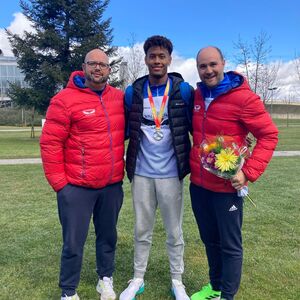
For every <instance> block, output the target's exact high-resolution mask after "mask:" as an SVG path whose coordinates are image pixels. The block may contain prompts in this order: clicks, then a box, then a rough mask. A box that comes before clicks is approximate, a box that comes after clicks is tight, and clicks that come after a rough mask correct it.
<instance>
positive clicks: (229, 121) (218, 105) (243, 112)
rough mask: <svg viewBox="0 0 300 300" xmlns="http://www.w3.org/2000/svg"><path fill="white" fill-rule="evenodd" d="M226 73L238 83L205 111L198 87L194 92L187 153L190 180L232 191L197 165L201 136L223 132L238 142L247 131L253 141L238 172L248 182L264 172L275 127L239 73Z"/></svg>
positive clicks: (216, 190)
mask: <svg viewBox="0 0 300 300" xmlns="http://www.w3.org/2000/svg"><path fill="white" fill-rule="evenodd" d="M230 73H231V76H232V75H233V76H239V77H240V79H241V80H240V83H239V84H238V85H237V86H236V87H234V88H231V89H230V90H229V91H227V92H225V93H224V94H221V95H219V96H217V97H216V98H215V100H213V101H212V102H211V104H210V105H209V106H208V109H207V111H205V104H204V99H203V97H202V94H201V90H200V89H199V87H198V88H197V90H196V91H195V102H194V111H193V147H192V150H191V154H190V164H191V181H192V182H193V183H194V184H196V185H198V186H202V187H204V188H206V189H208V190H211V191H215V192H225V193H226V192H228V193H229V192H235V191H236V190H235V189H234V188H233V187H232V186H231V183H230V181H229V180H225V179H221V178H219V177H217V176H215V175H213V174H211V173H209V172H208V171H206V170H205V169H204V168H203V167H202V166H201V163H200V157H199V147H200V145H201V143H202V141H203V140H204V139H207V140H211V139H213V138H215V137H216V136H218V135H224V136H231V137H232V138H233V139H234V140H235V141H236V142H237V144H242V143H243V141H244V140H245V138H246V136H247V134H248V132H251V133H252V134H253V135H254V136H255V138H256V139H257V143H256V146H255V147H254V149H253V152H252V154H251V156H250V157H249V158H248V159H246V162H245V164H244V166H243V168H242V171H243V172H244V174H245V175H246V177H247V179H248V180H250V181H252V182H253V181H255V180H256V179H257V178H258V177H259V176H260V175H261V174H262V173H263V172H264V170H265V168H266V167H267V164H268V162H269V161H270V159H271V158H272V154H273V151H274V149H275V147H276V144H277V141H278V138H277V136H278V130H277V128H276V126H275V125H274V123H273V122H272V119H271V117H270V115H269V114H268V112H267V111H266V110H265V107H264V104H263V103H262V101H261V99H260V98H259V96H257V95H256V94H255V93H253V92H252V91H251V90H250V88H249V85H248V83H247V82H246V80H244V79H243V77H242V76H241V75H239V74H237V73H234V72H230Z"/></svg>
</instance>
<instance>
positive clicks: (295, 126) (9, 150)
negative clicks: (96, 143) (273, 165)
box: [0, 120, 300, 159]
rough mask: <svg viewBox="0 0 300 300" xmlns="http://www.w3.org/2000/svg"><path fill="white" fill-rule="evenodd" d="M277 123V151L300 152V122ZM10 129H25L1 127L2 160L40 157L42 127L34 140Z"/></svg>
mask: <svg viewBox="0 0 300 300" xmlns="http://www.w3.org/2000/svg"><path fill="white" fill-rule="evenodd" d="M275 122H276V124H277V126H278V129H279V142H278V146H277V148H276V150H285V151H288V150H290V151H295V150H299V151H300V120H291V124H290V126H289V127H286V123H285V122H286V121H285V120H275ZM9 129H10V130H11V129H24V127H21V128H20V127H4V126H0V159H4V158H31V157H33V158H34V157H39V156H40V148H39V136H40V134H41V128H40V127H36V132H35V133H36V137H35V138H34V139H32V138H30V132H29V131H26V132H14V131H4V130H9ZM27 130H29V128H27Z"/></svg>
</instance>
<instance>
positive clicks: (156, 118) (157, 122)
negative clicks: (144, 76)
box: [147, 79, 170, 130]
mask: <svg viewBox="0 0 300 300" xmlns="http://www.w3.org/2000/svg"><path fill="white" fill-rule="evenodd" d="M169 90H170V79H168V81H167V85H166V88H165V91H164V96H163V99H162V102H161V105H160V109H159V114H158V115H157V112H156V108H155V105H154V100H153V97H152V93H151V89H150V85H149V82H148V85H147V92H148V98H149V102H150V106H151V110H152V116H153V120H154V122H155V126H156V130H160V125H161V120H162V117H163V113H164V110H165V106H166V102H167V99H168V95H169Z"/></svg>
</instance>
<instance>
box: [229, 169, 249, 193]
mask: <svg viewBox="0 0 300 300" xmlns="http://www.w3.org/2000/svg"><path fill="white" fill-rule="evenodd" d="M246 182H247V178H246V176H245V174H244V172H243V171H242V170H240V171H238V172H237V174H236V175H235V176H234V177H232V179H231V185H232V186H233V187H234V188H235V189H236V190H240V189H242V187H243V186H244V185H245V184H246Z"/></svg>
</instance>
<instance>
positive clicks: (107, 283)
mask: <svg viewBox="0 0 300 300" xmlns="http://www.w3.org/2000/svg"><path fill="white" fill-rule="evenodd" d="M102 281H103V289H104V290H105V291H106V292H107V293H113V288H114V286H113V279H112V278H109V277H103V280H102Z"/></svg>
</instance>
